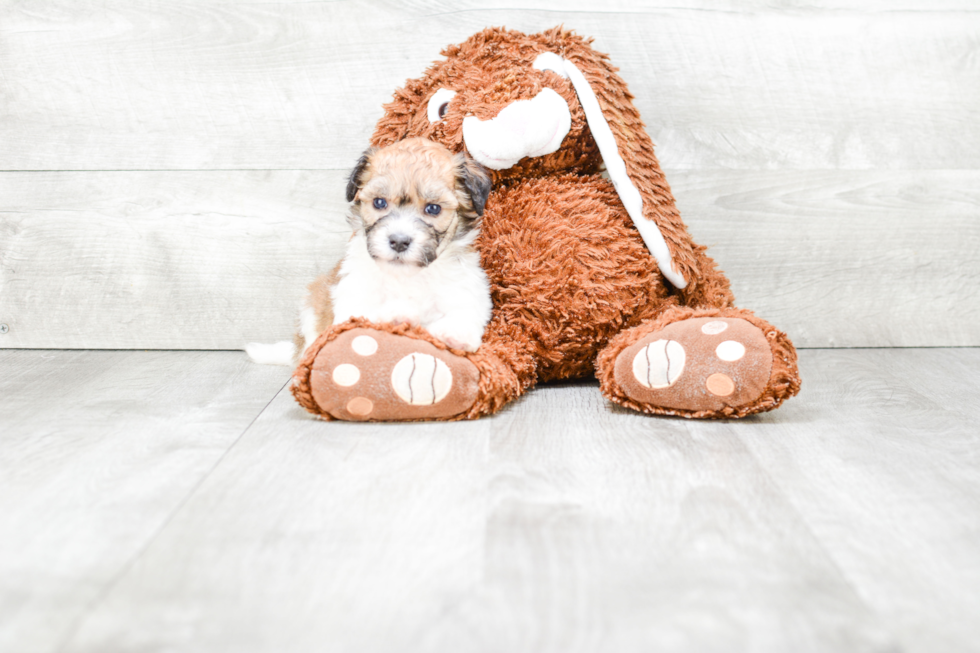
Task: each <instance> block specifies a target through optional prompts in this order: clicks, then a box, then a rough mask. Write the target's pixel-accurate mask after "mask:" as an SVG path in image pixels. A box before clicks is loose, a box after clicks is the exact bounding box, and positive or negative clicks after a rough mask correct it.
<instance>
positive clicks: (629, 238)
mask: <svg viewBox="0 0 980 653" xmlns="http://www.w3.org/2000/svg"><path fill="white" fill-rule="evenodd" d="M590 43H591V40H587V39H584V38H582V37H579V36H577V35H575V34H574V33H572V32H571V31H568V30H565V29H563V28H561V27H558V28H554V29H551V30H548V31H546V32H542V33H540V34H533V35H527V34H523V33H521V32H516V31H512V30H506V29H501V28H492V29H487V30H484V31H482V32H480V33H478V34H474V35H473V36H472V37H470V38H469V39H467V40H466V41H465V42H463V43H461V44H460V45H454V46H450V47H448V48H446V50H445V51H444V52H443V53H442V54H443V55H444V56H445V57H446V59H445V60H443V61H439V62H436V63H435V64H433V65H432V66H431V67H430V68H429V69H428V71H426V74H425V76H423V77H422V78H420V79H415V80H410V81H409V82H408V83H407V84H406V85H405V87H404V88H402V89H399V90H398V91H396V92H395V97H394V101H393V102H391V103H390V104H388V105H386V106H385V115H384V117H383V118H382V119H381V121H380V122H379V123H378V126H377V129H376V130H375V133H374V136H373V138H372V144H373V145H375V146H384V145H388V144H391V143H393V142H395V141H398V140H401V139H403V138H406V137H413V136H414V137H424V138H428V139H432V140H435V141H438V142H440V143H442V144H444V145H446V146H447V147H448V148H449V149H450V150H452V151H454V152H463V151H466V152H468V153H469V155H470V156H471V157H473V158H475V159H476V160H477V161H479V162H481V163H482V164H484V165H485V166H486V167H487V168H489V169H490V170H491V174H492V177H493V182H494V188H493V191H492V193H491V194H490V197H489V199H488V201H487V204H486V209H485V213H484V216H483V225H482V233H481V236H480V240H479V246H480V250H481V256H482V262H483V266H484V268H485V269H486V271H487V274H488V275H489V277H490V282H491V291H492V298H493V306H494V309H493V315H492V318H491V321H490V324H489V326H488V327H487V331H486V333H485V335H484V339H483V344H482V346H481V347H480V349H479V350H478V351H477V352H475V353H467V352H463V351H459V350H454V349H450V348H449V347H447V346H446V345H444V344H443V343H441V342H439V341H438V340H436V339H435V338H433V337H432V336H431V335H429V334H428V333H427V332H426V331H424V330H423V329H421V328H419V327H416V326H411V325H405V324H403V325H391V324H371V323H368V322H366V321H364V320H356V319H355V320H352V321H350V322H346V323H344V324H338V325H334V326H333V327H331V328H329V329H327V330H326V331H325V332H324V333H323V334H322V335H321V336H320V337H319V338H318V339H317V341H316V342H315V343H314V344H313V345H312V346H311V347H310V348H309V349H308V350H307V352H306V355H305V356H304V359H303V361H302V362H301V363H300V365H299V367H298V368H297V370H296V372H295V375H294V385H293V393H294V395H295V396H296V398H297V400H298V401H299V402H300V404H302V405H303V406H304V407H306V408H307V409H308V410H309V411H311V412H313V413H315V414H317V415H320V416H322V417H324V418H327V419H342V420H421V419H446V420H450V419H467V418H475V417H479V416H481V415H488V414H490V413H493V412H495V411H497V410H499V409H500V408H501V407H502V406H504V405H505V404H506V403H507V402H509V401H511V400H512V399H514V398H516V397H518V396H520V395H521V394H522V393H523V392H525V391H526V390H527V389H528V388H530V387H532V386H534V385H535V384H536V383H537V382H539V381H550V380H553V379H569V378H579V377H583V376H587V375H590V374H595V376H596V377H598V379H599V382H600V387H601V390H602V393H603V394H604V395H605V396H606V397H607V398H608V399H610V400H611V401H614V402H616V403H618V404H620V405H623V406H628V407H630V408H633V409H635V410H638V411H642V412H645V413H656V414H662V415H680V416H684V417H742V416H745V415H750V414H752V413H757V412H760V411H765V410H771V409H773V408H775V407H777V406H778V405H779V404H781V403H782V402H783V401H784V400H785V399H787V398H788V397H791V396H793V395H795V394H796V393H797V392H798V390H799V386H800V381H799V375H798V371H797V366H796V351H795V350H794V348H793V345H792V343H791V342H790V341H789V339H788V338H787V337H786V335H785V334H784V333H782V332H780V331H778V330H777V329H775V328H774V327H773V326H771V325H769V324H768V323H767V322H765V321H764V320H761V319H759V318H758V317H756V316H754V315H753V314H752V313H751V312H749V311H746V310H742V309H737V308H734V307H733V301H734V298H733V296H732V293H731V291H730V289H729V282H728V279H727V278H726V277H725V276H724V274H723V273H721V272H720V271H719V270H717V269H716V267H715V263H714V261H713V260H711V258H709V257H708V256H706V255H705V253H704V250H705V248H704V247H702V246H700V245H696V244H694V243H693V242H692V241H691V238H690V236H689V235H688V233H687V228H686V227H685V226H684V223H683V222H682V221H681V218H680V215H679V214H678V211H677V208H676V207H675V205H674V198H673V196H672V195H671V191H670V188H669V186H668V185H667V181H666V180H665V179H664V175H663V173H662V172H661V170H660V165H659V163H658V162H657V158H656V157H655V156H654V153H653V143H652V142H651V141H650V138H649V136H647V133H646V131H645V129H644V126H643V122H642V121H641V119H640V116H639V113H638V112H637V110H636V108H635V107H634V105H633V102H632V99H633V96H632V95H631V94H630V93H629V91H628V90H627V88H626V84H625V82H623V80H622V79H621V78H620V77H619V75H617V74H616V70H617V69H616V68H614V67H613V66H612V65H610V63H609V61H608V58H607V56H606V55H604V54H601V53H599V52H596V51H595V50H593V49H592V47H591V46H590ZM603 173H604V174H603ZM359 336H367V337H368V338H369V339H371V340H373V341H374V343H375V344H376V346H375V345H374V344H373V345H372V346H371V347H369V348H364V347H356V348H355V347H353V346H352V343H353V341H354V339H355V338H358V342H360V343H363V342H365V340H364V338H359ZM355 349H359V350H360V351H361V352H362V353H358V351H356V350H355ZM364 351H370V352H371V353H370V354H367V355H365V354H364V353H363V352H364ZM403 361H404V362H403ZM400 362H401V363H402V364H401V365H400V366H399V363H400ZM408 362H411V365H410V366H409V365H408ZM341 364H352V365H355V366H356V367H357V368H358V369H359V370H360V381H359V382H358V383H357V384H355V385H354V386H343V387H341V386H338V385H335V384H334V382H333V381H332V376H331V371H332V370H333V369H335V368H336V367H337V366H338V365H341ZM396 367H398V369H400V370H401V371H402V372H401V374H402V376H404V375H405V374H408V373H409V372H406V370H410V373H411V376H406V378H405V379H401V378H400V377H399V376H398V375H399V373H397V372H394V370H395V369H396ZM437 376H438V378H437ZM437 381H438V387H439V389H438V390H437ZM395 386H401V387H402V388H403V390H402V391H399V390H398V389H397V388H396V387H395ZM404 388H408V389H409V390H411V389H413V388H417V390H418V391H416V392H414V393H407V392H408V391H405V390H404Z"/></svg>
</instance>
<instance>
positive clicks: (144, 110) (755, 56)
mask: <svg viewBox="0 0 980 653" xmlns="http://www.w3.org/2000/svg"><path fill="white" fill-rule="evenodd" d="M522 7H523V8H522V9H514V8H510V7H508V6H506V5H504V4H503V3H501V2H493V1H491V2H480V3H478V2H476V1H475V0H461V1H459V2H450V1H449V0H412V1H410V2H394V1H391V0H363V1H341V2H328V3H309V2H288V1H283V2H277V3H240V2H224V1H211V2H199V3H185V4H176V3H169V2H139V3H132V2H100V3H94V2H40V1H37V2H33V1H27V2H0V324H6V325H7V326H8V328H9V331H8V332H7V333H0V347H97V348H115V347H135V348H156V347H164V348H227V347H239V346H241V344H242V343H243V342H245V341H247V340H272V339H279V338H283V337H286V336H288V335H289V334H290V333H291V332H292V330H293V322H294V319H295V312H296V304H297V302H298V300H299V297H300V295H301V292H302V289H303V286H304V285H305V283H306V282H307V281H308V280H309V279H310V278H312V277H313V276H314V274H316V273H317V272H318V271H322V270H324V269H326V268H328V267H329V266H330V265H331V264H332V263H333V262H334V261H335V260H336V258H337V257H339V256H340V254H341V252H342V248H343V243H344V241H345V239H346V231H347V229H346V225H345V224H344V220H343V214H344V210H345V208H344V206H343V203H342V193H343V185H344V184H343V180H344V174H345V171H346V170H347V168H348V167H349V166H350V165H351V164H352V163H353V161H354V160H355V158H356V156H357V155H358V153H359V152H360V151H361V150H362V149H363V148H364V147H365V145H366V143H367V139H368V136H369V134H370V133H371V131H372V129H373V125H374V123H375V121H376V120H377V119H378V117H379V116H380V115H381V105H382V104H383V103H384V102H386V101H387V100H388V99H389V98H390V96H391V93H392V91H393V90H394V89H395V88H396V87H397V86H399V85H400V84H402V83H403V82H404V80H405V79H406V78H407V77H410V76H417V75H419V74H420V73H421V72H422V71H423V70H424V68H425V66H426V65H427V64H428V63H429V62H430V61H432V60H433V59H435V58H437V57H438V56H439V55H438V52H439V50H440V49H441V47H443V46H444V45H446V44H448V43H452V42H456V41H459V40H462V39H463V38H465V37H466V36H468V35H469V34H471V33H472V32H474V31H476V30H478V29H481V28H482V27H484V26H486V25H500V24H505V25H507V26H508V27H513V28H518V29H523V30H526V31H536V30H540V29H544V28H547V27H550V26H553V25H555V24H558V23H564V24H566V25H567V26H569V27H573V28H575V29H577V30H578V31H579V32H580V33H583V34H589V35H593V36H595V38H596V42H595V44H596V47H597V48H599V49H600V50H604V51H606V52H609V53H610V54H611V55H612V58H613V61H614V62H615V63H616V64H617V65H619V66H620V67H621V69H622V74H623V76H624V77H625V78H626V80H627V81H628V82H629V83H630V85H631V88H632V90H633V91H634V93H635V94H636V95H637V102H638V104H639V106H640V109H641V112H642V114H643V116H644V118H645V120H646V122H647V124H648V128H649V131H650V133H651V135H652V136H653V138H654V140H655V142H656V143H657V145H658V154H659V156H660V158H661V162H662V163H663V165H664V167H665V169H666V170H667V173H668V179H669V180H670V181H671V183H672V184H673V186H674V188H675V191H676V194H677V197H678V202H679V204H680V207H681V210H682V213H683V215H684V216H685V219H686V220H687V222H688V224H689V225H690V226H691V230H692V232H693V233H694V235H695V238H696V239H697V240H698V241H700V242H703V243H704V244H707V245H710V246H711V247H712V249H711V252H712V254H713V255H714V256H715V257H716V258H717V259H718V261H719V262H720V264H721V266H722V268H723V269H725V270H726V271H727V272H728V274H729V276H730V277H731V278H732V280H733V286H734V288H735V290H736V294H737V297H738V300H739V304H740V305H742V306H746V307H749V308H753V309H755V310H756V311H757V312H759V313H760V314H761V315H763V316H765V317H767V318H770V319H772V320H773V321H774V322H775V323H777V324H779V325H780V326H781V327H783V328H785V329H786V330H787V331H789V332H790V333H791V334H792V335H793V336H794V338H795V339H796V341H797V343H798V344H799V345H801V346H842V347H846V346H911V345H916V346H927V345H980V331H978V326H977V324H980V322H978V320H977V317H978V312H980V301H978V291H977V290H976V288H977V287H978V284H977V281H978V277H980V272H978V259H980V257H977V256H976V251H977V247H978V241H980V203H978V197H977V193H976V190H975V189H977V188H978V187H980V184H978V181H980V180H978V176H977V175H978V173H977V170H978V168H980V166H978V164H980V127H978V126H977V121H976V112H977V108H978V107H980V84H977V83H976V80H977V79H978V73H980V58H978V57H977V56H976V55H977V46H976V44H977V43H980V11H978V10H977V8H976V7H975V5H974V3H972V2H969V1H967V0H945V1H944V2H941V3H931V4H927V3H925V2H924V1H917V0H902V1H901V2H884V1H882V0H864V1H862V2H855V3H844V2H841V1H835V0H820V1H814V2H795V1H789V0H787V1H786V2H775V1H770V0H752V1H750V2H745V3H741V2H734V1H726V0H718V1H716V2H711V1H708V0H679V1H678V2H668V1H667V0H663V1H659V0H658V1H655V2H628V1H626V0H614V1H611V2H608V3H603V4H602V6H601V7H597V6H596V5H595V3H593V2H589V1H587V0H570V1H569V2H562V3H553V2H546V1H545V0H534V1H533V2H529V3H525V4H522ZM4 171H6V172H4Z"/></svg>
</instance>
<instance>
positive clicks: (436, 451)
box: [64, 391, 491, 653]
mask: <svg viewBox="0 0 980 653" xmlns="http://www.w3.org/2000/svg"><path fill="white" fill-rule="evenodd" d="M490 428H491V423H490V421H489V420H481V421H476V422H466V423H453V424H446V423H422V424H413V425H399V424H342V423H326V422H321V421H315V420H313V419H311V418H310V416H309V415H308V414H307V413H305V412H304V411H303V410H302V409H301V408H299V407H298V406H297V405H296V403H295V402H294V401H293V399H292V397H291V396H290V395H289V393H288V391H283V392H282V393H280V395H279V396H278V397H277V398H276V400H275V402H274V403H273V404H272V405H271V406H270V407H269V408H268V409H267V410H266V411H265V412H264V413H263V414H262V416H261V417H260V418H259V419H258V420H257V421H256V423H255V424H254V425H253V427H252V428H250V429H249V431H248V432H247V434H246V435H245V436H243V438H242V440H241V441H240V442H239V443H238V444H237V445H236V446H235V448H234V449H233V450H232V451H231V452H230V453H229V454H228V456H226V458H225V461H226V462H227V464H223V465H221V466H220V467H219V469H218V470H216V473H215V474H212V476H210V477H209V478H208V480H207V481H205V483H204V484H202V486H201V488H200V490H199V491H198V492H197V493H195V497H194V498H192V499H191V500H190V501H189V502H188V504H187V505H186V507H185V508H186V509H185V510H182V511H181V514H180V515H178V516H177V517H175V518H174V519H173V520H172V521H171V523H170V525H169V527H168V528H167V529H165V530H164V531H163V532H162V533H161V534H160V536H158V537H157V538H156V540H155V541H154V542H153V543H152V544H151V545H150V546H149V547H148V548H147V550H146V552H145V554H144V555H143V556H142V558H141V560H140V561H138V562H137V563H136V564H135V565H134V566H133V568H132V573H130V574H128V575H127V578H126V579H123V580H122V581H121V582H120V583H119V584H118V585H117V587H116V588H115V589H114V590H113V592H111V593H110V594H109V595H107V596H106V597H105V599H104V600H103V601H101V602H100V603H99V604H98V605H97V606H94V607H93V609H92V610H91V612H90V613H89V614H88V616H87V617H86V618H85V620H84V621H83V622H82V623H81V626H80V628H79V629H78V631H77V632H76V633H75V635H74V637H73V638H72V639H71V640H70V641H69V642H68V643H67V645H66V647H65V649H64V650H65V651H84V650H88V651H100V652H102V651H106V650H115V651H135V650H180V651H185V652H188V653H189V652H191V651H202V652H203V651H208V652H209V653H215V652H218V651H246V650H247V651H292V652H299V651H313V650H316V651H323V650H325V649H329V650H331V651H368V650H378V651H380V650H386V649H387V650H412V649H413V646H412V642H413V641H417V640H418V639H419V638H421V637H422V635H423V634H424V632H425V630H426V629H427V628H428V627H429V625H430V624H432V623H437V622H439V621H440V620H442V619H443V618H444V617H445V614H446V612H447V611H448V610H451V608H452V605H453V604H454V603H455V602H456V601H457V597H459V596H461V595H465V594H466V593H468V592H469V591H470V590H471V588H472V587H473V586H475V585H477V584H478V583H479V582H480V581H481V578H482V575H483V571H482V560H483V550H484V538H485V529H486V519H485V510H486V471H487V470H486V461H487V456H486V452H487V441H488V437H489V431H490ZM123 615H126V616H125V617H123ZM120 617H123V620H122V621H121V620H120ZM124 622H128V625H127V624H126V623H124Z"/></svg>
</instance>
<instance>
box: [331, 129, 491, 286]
mask: <svg viewBox="0 0 980 653" xmlns="http://www.w3.org/2000/svg"><path fill="white" fill-rule="evenodd" d="M489 193H490V179H489V177H488V175H487V174H486V172H485V171H484V170H483V168H482V167H481V166H480V165H479V164H478V163H476V162H474V161H472V160H469V159H466V158H465V157H464V156H462V155H453V154H452V153H451V152H450V151H449V150H447V149H446V148H445V147H443V146H442V145H439V144H438V143H435V142H433V141H429V140H426V139H422V138H412V139H408V140H404V141H399V142H397V143H395V144H393V145H389V146H388V147H385V148H383V149H375V150H368V151H367V152H365V153H364V155H363V156H362V157H361V159H360V160H359V161H358V162H357V166H356V167H355V168H354V170H353V172H352V173H351V176H350V181H349V182H348V184H347V201H349V202H352V203H353V204H352V207H351V222H352V226H353V227H354V229H355V230H358V231H362V232H363V233H364V235H365V238H366V240H367V246H368V252H369V253H370V254H371V256H372V257H373V258H374V259H375V260H377V261H384V262H387V263H395V264H404V265H412V266H418V267H424V266H426V265H429V264H430V263H432V262H433V261H434V260H436V258H437V257H438V256H439V255H440V254H442V253H443V252H444V251H446V249H447V248H449V247H450V246H451V245H452V244H453V243H454V242H458V241H460V240H461V239H462V238H463V237H464V236H466V234H468V233H469V232H471V231H472V230H473V229H474V228H475V227H476V226H477V224H478V222H479V218H480V216H481V215H483V207H484V206H485V204H486V201H487V196H488V195H489Z"/></svg>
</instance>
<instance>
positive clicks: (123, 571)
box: [55, 378, 292, 653]
mask: <svg viewBox="0 0 980 653" xmlns="http://www.w3.org/2000/svg"><path fill="white" fill-rule="evenodd" d="M291 382H292V378H290V379H288V380H287V381H286V382H285V383H283V384H282V385H281V386H280V387H279V389H278V390H276V391H275V392H274V393H273V394H272V398H271V399H269V401H267V402H266V403H265V405H263V406H262V408H261V409H260V410H259V411H258V412H257V413H256V415H255V417H254V418H252V421H250V422H249V423H248V424H247V425H246V426H245V428H244V429H242V432H241V433H239V434H238V437H237V438H235V440H234V441H233V442H232V443H231V444H230V445H229V446H228V448H227V449H225V451H224V452H223V453H222V454H221V455H220V456H219V457H218V459H217V460H216V461H215V462H214V464H213V465H211V468H210V469H208V471H207V472H205V473H204V474H203V475H202V476H201V478H200V479H199V480H198V481H197V483H195V484H194V486H193V487H192V488H191V489H190V490H189V491H188V492H187V494H186V495H185V496H184V498H183V499H181V500H180V503H178V504H177V505H176V506H175V507H174V509H173V510H171V511H170V514H168V515H167V516H166V518H164V520H163V521H162V522H161V523H160V525H159V526H158V527H157V528H156V529H155V530H154V531H153V534H152V535H150V536H149V537H148V538H147V540H146V542H144V543H143V546H141V547H140V548H139V549H138V550H137V551H136V552H135V553H134V554H133V556H132V557H131V558H130V559H129V560H128V561H126V564H124V565H123V566H122V567H121V568H120V569H119V571H118V572H117V573H116V575H115V576H114V577H113V578H112V580H110V581H109V582H108V583H106V585H105V587H104V588H103V589H102V591H101V592H99V594H98V596H96V597H95V598H94V599H92V600H91V601H90V602H89V604H88V605H86V606H85V609H83V610H82V611H81V612H80V613H79V615H78V617H77V618H76V619H75V620H74V622H73V623H72V624H71V626H69V627H68V629H67V630H66V632H65V636H64V637H63V638H62V640H61V642H60V643H59V644H58V645H57V646H56V647H55V651H56V653H64V651H65V649H66V648H67V647H68V645H69V644H71V640H72V638H73V637H74V636H75V634H76V633H77V632H78V629H79V628H81V625H82V623H84V621H85V619H86V618H88V616H89V615H90V614H91V613H92V612H93V611H94V610H95V609H96V608H97V607H98V606H99V604H100V603H102V601H104V600H105V599H106V597H107V596H109V594H110V593H112V590H113V589H114V588H115V587H116V586H117V585H118V584H119V583H120V582H121V581H122V579H123V578H125V577H126V575H127V574H128V573H129V571H130V570H131V569H132V568H133V565H135V564H136V562H137V561H138V560H139V559H140V558H142V557H143V555H144V554H145V553H146V551H147V550H148V549H149V548H150V546H151V545H152V544H153V542H155V541H156V539H157V538H158V537H159V536H160V533H162V532H163V531H164V530H165V529H166V528H167V526H168V525H169V524H170V522H172V521H173V519H174V517H176V516H177V514H178V513H180V511H181V510H183V509H184V506H186V505H187V502H188V501H190V499H191V497H193V496H194V495H195V494H196V493H197V491H198V490H199V489H200V488H201V486H202V485H204V483H205V481H207V479H208V478H210V476H211V475H212V474H213V473H214V470H216V469H217V468H218V466H219V465H221V462H222V461H223V460H224V459H225V457H227V456H228V453H229V452H231V450H232V449H234V448H235V447H236V446H237V445H238V443H239V442H241V439H242V438H243V437H245V434H246V433H248V431H249V430H250V429H251V428H252V426H253V425H254V424H255V422H256V421H258V419H259V417H261V416H262V414H263V413H265V411H266V410H268V408H269V406H271V405H272V402H273V401H275V400H276V397H278V396H279V394H280V393H282V391H283V390H284V389H286V387H287V386H288V385H289V384H290V383H291Z"/></svg>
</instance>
